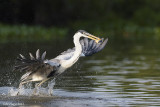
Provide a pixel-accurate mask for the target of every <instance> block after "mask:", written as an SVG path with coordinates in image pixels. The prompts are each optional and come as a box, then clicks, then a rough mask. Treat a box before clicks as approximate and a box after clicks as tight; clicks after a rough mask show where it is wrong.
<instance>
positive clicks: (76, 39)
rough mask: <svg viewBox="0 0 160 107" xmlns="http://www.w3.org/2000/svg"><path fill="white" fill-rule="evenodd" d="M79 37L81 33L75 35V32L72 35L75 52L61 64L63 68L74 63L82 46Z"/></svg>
mask: <svg viewBox="0 0 160 107" xmlns="http://www.w3.org/2000/svg"><path fill="white" fill-rule="evenodd" d="M80 37H81V35H76V34H75V35H74V44H75V52H74V55H73V56H72V58H70V59H69V60H66V61H65V63H64V64H63V66H64V67H65V68H69V67H71V66H72V65H73V64H74V63H76V62H77V60H78V59H79V57H80V55H81V53H82V46H81V44H80V41H79V40H80Z"/></svg>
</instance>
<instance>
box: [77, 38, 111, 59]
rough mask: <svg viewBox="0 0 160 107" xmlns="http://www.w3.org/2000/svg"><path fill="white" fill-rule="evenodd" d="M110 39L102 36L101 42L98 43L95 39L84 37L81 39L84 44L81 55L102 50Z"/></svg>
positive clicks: (89, 54)
mask: <svg viewBox="0 0 160 107" xmlns="http://www.w3.org/2000/svg"><path fill="white" fill-rule="evenodd" d="M107 41H108V39H105V40H104V38H102V39H101V41H100V43H96V42H95V41H94V40H90V41H89V40H88V39H87V38H84V39H82V40H81V41H80V43H81V46H82V54H81V56H91V55H93V54H95V53H97V52H99V51H101V50H102V49H103V48H104V47H105V45H106V44H107Z"/></svg>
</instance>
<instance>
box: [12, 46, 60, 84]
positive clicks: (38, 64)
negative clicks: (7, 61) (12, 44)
mask: <svg viewBox="0 0 160 107" xmlns="http://www.w3.org/2000/svg"><path fill="white" fill-rule="evenodd" d="M29 55H30V59H27V58H25V57H24V56H23V55H21V54H20V56H19V57H18V58H17V64H16V65H15V67H14V71H26V72H27V73H26V74H24V75H23V76H22V77H21V80H22V81H23V80H25V79H27V78H28V77H29V76H30V75H31V74H33V73H35V72H40V73H45V74H46V75H47V76H49V75H50V74H51V72H53V71H56V70H57V69H58V67H59V63H58V60H55V62H53V61H52V62H51V61H48V60H45V56H46V52H44V53H43V54H42V56H40V52H39V49H38V50H37V52H36V57H34V56H33V55H32V54H31V53H29Z"/></svg>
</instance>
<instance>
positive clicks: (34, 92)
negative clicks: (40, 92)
mask: <svg viewBox="0 0 160 107" xmlns="http://www.w3.org/2000/svg"><path fill="white" fill-rule="evenodd" d="M49 79H50V78H47V79H45V80H43V81H41V82H40V83H39V84H36V85H35V89H34V91H33V94H34V95H35V94H36V92H37V88H38V87H40V86H41V85H42V84H43V83H44V82H46V81H47V80H49Z"/></svg>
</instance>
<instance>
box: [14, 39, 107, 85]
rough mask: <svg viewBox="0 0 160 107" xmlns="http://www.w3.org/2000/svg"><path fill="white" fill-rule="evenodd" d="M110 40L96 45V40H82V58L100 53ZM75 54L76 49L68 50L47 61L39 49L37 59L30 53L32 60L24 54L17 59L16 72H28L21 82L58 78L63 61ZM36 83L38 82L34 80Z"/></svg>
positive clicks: (44, 54)
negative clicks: (35, 78)
mask: <svg viewBox="0 0 160 107" xmlns="http://www.w3.org/2000/svg"><path fill="white" fill-rule="evenodd" d="M107 41H108V39H105V40H104V41H103V38H102V40H101V42H100V43H96V42H95V41H94V40H88V39H87V38H84V39H81V40H80V44H81V46H82V53H81V56H91V55H93V54H95V53H97V52H99V51H101V50H102V49H103V48H104V47H105V45H106V43H107ZM74 52H75V47H74V48H72V49H68V50H67V51H64V52H62V53H61V54H60V55H59V56H57V57H55V58H54V59H51V60H47V59H45V56H46V52H44V53H43V54H42V55H40V51H39V49H38V50H37V51H36V57H34V55H32V54H31V53H29V56H30V59H29V58H26V57H24V56H23V55H22V54H20V56H19V57H18V58H17V61H18V63H17V65H16V66H15V69H14V70H19V71H26V72H27V73H25V74H24V75H23V76H22V77H21V82H27V81H30V80H32V79H33V76H34V75H36V76H44V77H42V78H49V77H53V76H57V75H59V74H58V72H57V71H58V69H59V68H60V66H61V64H60V61H61V60H69V59H70V58H72V56H73V55H74ZM32 81H36V80H32Z"/></svg>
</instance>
